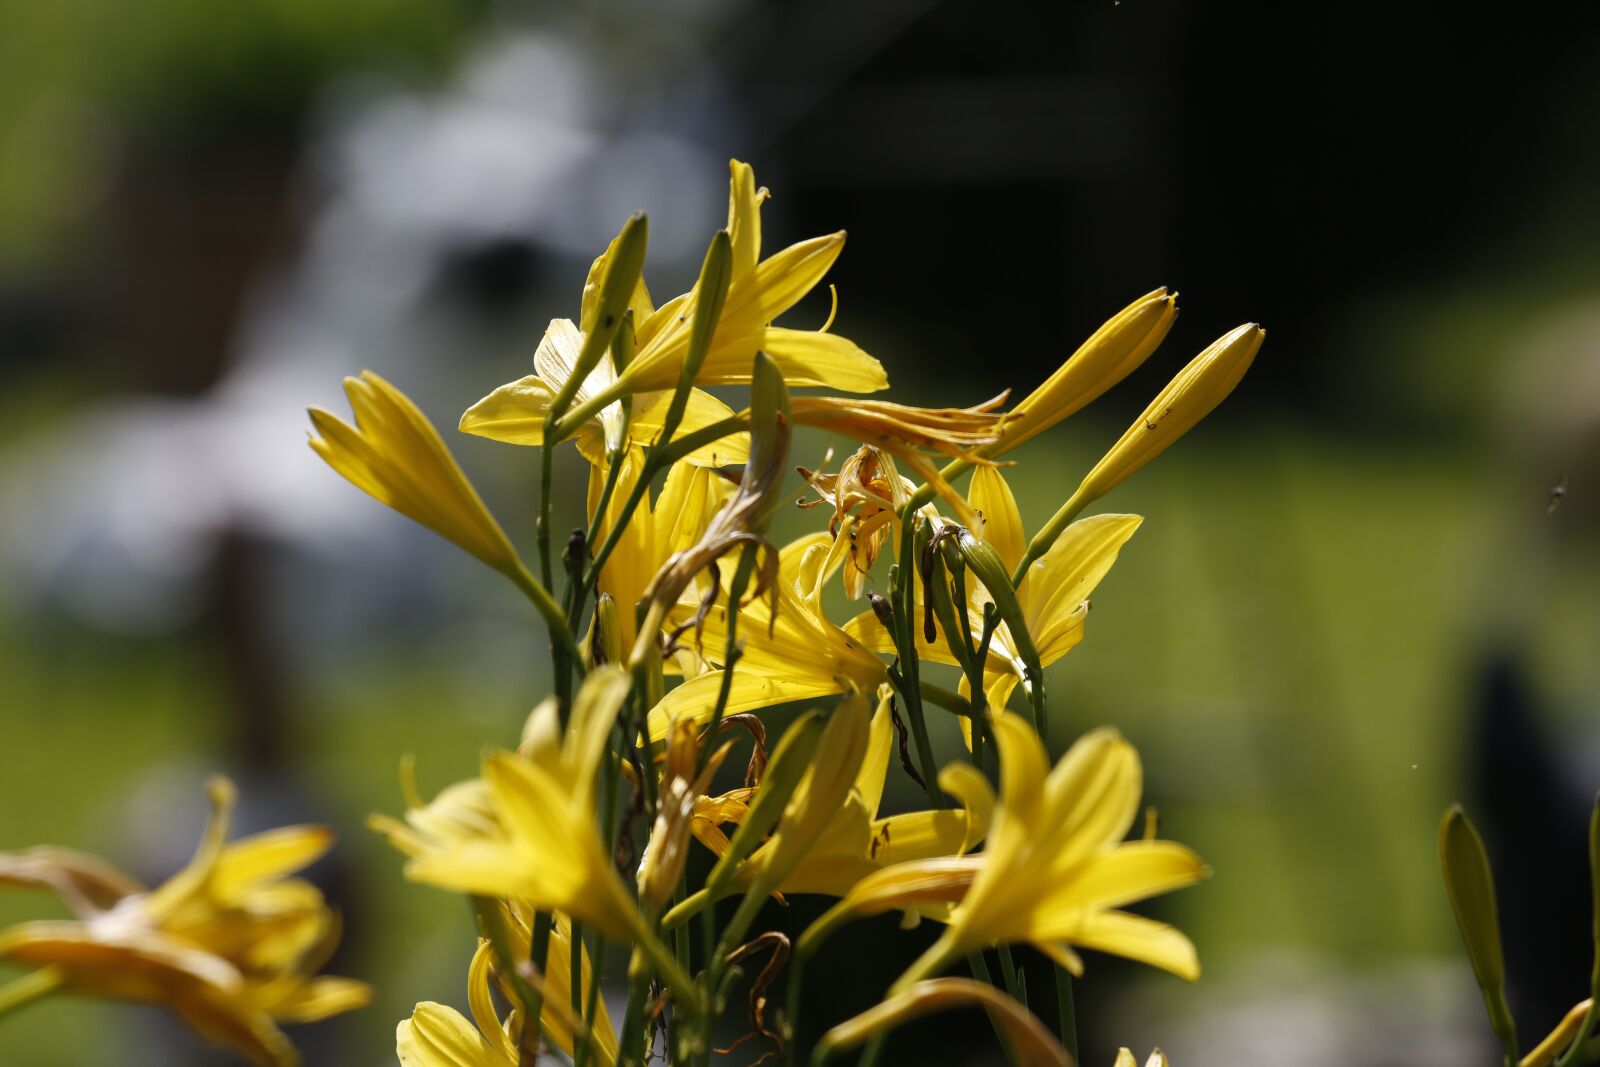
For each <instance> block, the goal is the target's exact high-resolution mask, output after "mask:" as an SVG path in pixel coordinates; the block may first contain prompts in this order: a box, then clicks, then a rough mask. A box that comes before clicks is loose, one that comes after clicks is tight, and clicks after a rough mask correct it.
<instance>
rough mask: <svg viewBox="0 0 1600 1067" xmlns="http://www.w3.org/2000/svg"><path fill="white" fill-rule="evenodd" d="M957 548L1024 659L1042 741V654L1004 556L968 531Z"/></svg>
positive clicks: (1028, 687)
mask: <svg viewBox="0 0 1600 1067" xmlns="http://www.w3.org/2000/svg"><path fill="white" fill-rule="evenodd" d="M956 548H957V549H958V550H959V551H960V553H961V557H962V559H964V560H965V561H966V564H967V569H968V570H970V571H971V572H972V573H973V574H974V575H975V576H976V577H977V579H978V581H980V582H982V583H983V587H984V588H985V589H987V590H988V591H989V596H990V598H991V599H993V601H994V606H995V609H996V610H997V611H999V612H1000V621H1001V622H1003V623H1005V624H1006V629H1007V630H1009V631H1010V632H1011V640H1012V642H1013V643H1014V644H1015V645H1016V648H1017V654H1018V655H1019V656H1021V657H1022V663H1023V666H1024V667H1025V668H1026V669H1027V673H1028V677H1027V678H1026V679H1024V681H1025V682H1026V685H1027V691H1028V696H1029V699H1030V700H1031V701H1032V702H1033V710H1034V725H1035V726H1036V727H1037V728H1038V730H1039V734H1040V736H1041V737H1042V736H1044V733H1045V729H1046V726H1047V723H1046V721H1045V713H1044V668H1043V666H1042V665H1041V663H1040V662H1039V650H1038V648H1037V647H1035V646H1034V643H1033V635H1032V634H1031V633H1029V631H1028V619H1027V616H1026V615H1024V614H1023V611H1022V604H1021V602H1020V601H1018V599H1017V593H1016V589H1015V588H1014V587H1013V585H1012V581H1011V575H1010V574H1009V573H1007V571H1006V564H1005V561H1004V560H1002V559H1001V558H1000V553H999V552H997V551H995V548H994V546H993V545H991V544H990V543H989V542H987V541H984V540H982V539H980V538H977V537H974V536H972V534H971V533H969V532H968V531H966V530H963V531H961V534H960V536H958V537H957V538H956Z"/></svg>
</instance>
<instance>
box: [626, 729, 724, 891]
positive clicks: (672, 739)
mask: <svg viewBox="0 0 1600 1067" xmlns="http://www.w3.org/2000/svg"><path fill="white" fill-rule="evenodd" d="M730 747H731V742H730V743H728V744H724V745H723V746H722V747H720V748H719V749H718V750H717V751H716V752H714V753H712V755H711V758H710V759H708V760H706V764H705V766H704V767H703V768H700V769H699V772H698V773H696V768H695V765H696V763H697V762H698V761H699V757H700V743H699V737H698V731H697V730H696V728H695V726H694V724H693V723H691V722H687V721H684V722H675V723H673V724H672V728H671V729H670V730H669V731H668V732H667V755H666V762H665V764H664V765H663V766H662V769H661V786H660V788H659V789H658V790H657V791H656V820H655V825H654V826H652V827H651V829H650V838H649V841H648V843H647V844H646V845H645V850H644V855H642V856H640V857H639V873H638V876H637V881H638V884H639V899H640V900H641V901H643V902H644V903H645V905H646V907H648V908H650V909H651V910H652V911H654V910H656V909H659V908H660V907H661V905H662V904H664V903H665V902H666V901H667V899H668V898H669V897H671V896H672V894H673V892H674V891H675V890H676V889H677V888H678V878H679V877H680V876H681V875H682V874H683V865H684V863H685V862H686V861H687V860H688V858H689V833H690V830H691V828H692V825H693V822H694V818H695V812H696V809H697V808H698V807H699V805H700V802H701V801H702V800H704V799H705V793H706V788H707V787H708V786H709V785H710V783H711V777H712V775H714V774H716V773H717V769H718V768H719V767H721V766H722V761H723V759H724V758H725V757H726V756H727V755H728V749H729V748H730Z"/></svg>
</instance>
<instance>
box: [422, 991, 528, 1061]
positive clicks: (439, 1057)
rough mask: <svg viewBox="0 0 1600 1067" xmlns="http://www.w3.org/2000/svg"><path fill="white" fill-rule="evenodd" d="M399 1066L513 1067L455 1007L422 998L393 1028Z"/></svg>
mask: <svg viewBox="0 0 1600 1067" xmlns="http://www.w3.org/2000/svg"><path fill="white" fill-rule="evenodd" d="M395 1052H396V1053H397V1054H398V1055H399V1057H400V1063H401V1067H514V1065H515V1064H516V1061H515V1060H508V1059H506V1058H505V1057H504V1056H502V1055H500V1053H499V1052H498V1051H497V1050H496V1049H495V1048H493V1047H492V1046H491V1045H490V1044H489V1042H488V1041H486V1040H485V1039H484V1037H483V1035H482V1034H480V1033H478V1030H477V1028H476V1027H475V1026H473V1025H472V1024H471V1023H470V1022H468V1021H467V1020H466V1019H465V1018H463V1017H462V1016H461V1013H460V1012H458V1011H456V1010H455V1009H454V1008H447V1007H445V1006H444V1005H443V1004H435V1003H434V1002H433V1001H431V1000H425V1001H423V1002H422V1003H421V1004H418V1005H417V1007H416V1010H415V1011H413V1012H412V1013H411V1018H409V1019H407V1020H405V1021H404V1022H402V1023H401V1024H400V1025H399V1026H398V1027H396V1028H395Z"/></svg>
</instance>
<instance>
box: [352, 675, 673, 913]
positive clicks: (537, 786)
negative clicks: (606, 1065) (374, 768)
mask: <svg viewBox="0 0 1600 1067" xmlns="http://www.w3.org/2000/svg"><path fill="white" fill-rule="evenodd" d="M629 685H630V679H629V677H628V674H627V672H626V671H624V670H622V669H621V668H620V667H616V666H607V667H601V668H599V669H598V670H596V671H594V672H593V673H591V674H590V675H589V676H588V677H587V678H585V679H584V682H583V685H582V686H581V687H580V688H579V690H578V694H577V696H576V698H575V699H574V701H573V707H572V716H571V720H570V721H569V723H568V724H567V730H566V733H565V735H564V736H563V734H562V730H561V726H560V723H559V719H558V716H557V709H556V704H555V702H554V701H553V700H549V701H546V702H544V703H543V704H541V705H540V706H539V707H538V708H536V709H535V710H534V712H533V714H532V715H531V716H530V717H529V720H528V727H527V730H526V733H525V737H524V741H523V744H522V746H521V751H520V754H512V753H509V752H490V753H489V754H488V755H486V756H485V757H484V760H483V778H482V783H481V784H476V783H467V784H463V785H460V786H458V787H456V788H455V789H454V790H452V791H448V792H447V794H446V795H442V796H441V800H444V799H445V796H448V800H447V801H446V802H445V804H444V805H443V806H442V807H441V810H438V811H435V810H434V807H435V806H438V805H439V804H440V802H438V801H436V802H435V805H430V806H429V808H425V809H422V810H420V811H418V810H416V809H413V810H412V811H409V812H407V813H406V824H400V823H397V822H396V821H394V820H392V819H384V818H381V817H380V818H377V819H375V820H373V826H374V828H376V829H378V830H379V831H380V832H382V833H384V834H385V835H386V836H388V838H389V840H390V841H391V842H392V843H393V844H394V845H395V847H397V848H399V849H400V850H401V851H402V852H405V853H406V854H407V855H408V856H410V857H411V859H410V862H408V863H407V864H406V876H407V877H408V878H410V879H411V880H412V881H416V882H425V883H427V884H429V885H435V886H438V887H440V888H442V889H450V890H454V891H456V892H459V893H474V894H478V895H481V896H490V897H517V898H520V899H523V900H527V901H528V902H529V903H530V904H532V905H533V906H534V907H536V908H539V909H541V910H546V911H560V912H564V913H566V914H568V915H571V916H572V917H573V918H575V919H579V920H581V921H583V922H585V923H587V924H589V925H590V926H592V927H594V928H595V929H597V930H600V931H601V932H602V933H604V934H605V935H606V936H607V937H610V938H614V939H616V940H620V941H628V940H633V939H634V938H635V937H637V936H638V935H639V933H640V931H641V929H642V927H643V923H642V920H641V918H640V916H639V910H638V908H637V907H636V906H635V904H634V901H633V897H632V896H631V895H630V894H629V892H628V889H627V887H626V886H625V885H624V884H623V882H622V879H621V876H619V875H618V874H617V870H616V867H615V866H613V865H612V863H611V857H610V856H609V855H608V854H607V849H606V846H605V842H604V840H603V839H602V837H601V835H600V830H599V826H598V824H597V823H596V821H595V810H596V808H595V774H596V772H597V770H598V768H599V764H600V760H601V759H602V758H603V757H604V754H605V751H606V744H607V737H608V735H609V734H610V732H611V727H612V724H613V722H614V721H615V720H616V716H617V712H618V711H619V710H620V709H621V707H622V702H623V700H624V698H625V697H626V696H627V693H628V689H629ZM484 807H486V808H487V810H488V811H489V812H492V814H493V819H492V821H491V820H487V819H483V818H481V817H480V815H481V813H482V811H483V808H484Z"/></svg>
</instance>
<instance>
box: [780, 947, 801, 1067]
mask: <svg viewBox="0 0 1600 1067" xmlns="http://www.w3.org/2000/svg"><path fill="white" fill-rule="evenodd" d="M805 970H806V955H805V954H804V953H801V952H796V953H795V954H794V955H793V956H792V957H790V959H789V975H788V979H787V981H788V988H787V990H785V992H786V994H787V996H786V998H785V1000H784V1009H783V1031H782V1033H783V1060H782V1064H783V1067H792V1065H793V1064H794V1046H795V1042H796V1041H798V1040H799V1039H800V1005H801V1003H802V1001H801V999H800V987H801V982H802V980H803V979H804V977H805Z"/></svg>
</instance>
